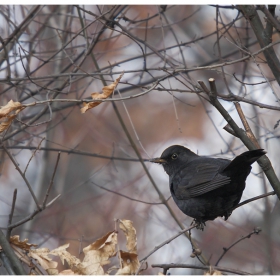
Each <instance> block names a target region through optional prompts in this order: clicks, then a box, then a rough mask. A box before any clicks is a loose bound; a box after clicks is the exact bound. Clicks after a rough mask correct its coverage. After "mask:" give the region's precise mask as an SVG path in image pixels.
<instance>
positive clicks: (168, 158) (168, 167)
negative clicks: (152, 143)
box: [150, 145, 198, 176]
mask: <svg viewBox="0 0 280 280" xmlns="http://www.w3.org/2000/svg"><path fill="white" fill-rule="evenodd" d="M195 157H198V155H197V154H195V153H193V152H192V151H191V150H189V149H187V148H185V147H183V146H179V145H174V146H170V147H168V148H167V149H165V150H164V151H163V153H162V155H161V156H160V157H159V158H152V159H150V162H155V163H159V164H161V165H162V166H163V168H164V170H165V172H166V173H167V174H168V175H169V176H172V175H173V174H174V173H175V172H176V171H178V170H179V169H180V167H181V166H183V165H185V164H186V163H188V162H189V161H191V160H192V159H193V158H195Z"/></svg>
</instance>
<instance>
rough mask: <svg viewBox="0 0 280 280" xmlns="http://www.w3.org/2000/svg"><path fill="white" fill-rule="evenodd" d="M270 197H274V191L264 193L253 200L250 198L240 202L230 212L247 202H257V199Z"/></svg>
mask: <svg viewBox="0 0 280 280" xmlns="http://www.w3.org/2000/svg"><path fill="white" fill-rule="evenodd" d="M270 195H276V192H275V191H272V192H269V193H265V194H262V195H258V196H255V197H253V198H250V199H247V200H244V201H243V202H240V203H239V204H238V205H236V206H235V207H234V208H233V209H232V210H234V209H236V208H238V207H240V206H243V205H245V204H247V203H249V202H252V201H255V200H258V199H261V198H264V197H267V196H270Z"/></svg>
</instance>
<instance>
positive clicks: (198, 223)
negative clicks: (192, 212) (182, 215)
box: [191, 219, 206, 231]
mask: <svg viewBox="0 0 280 280" xmlns="http://www.w3.org/2000/svg"><path fill="white" fill-rule="evenodd" d="M193 225H195V227H196V228H197V229H200V230H202V231H203V230H204V227H205V226H206V224H205V222H203V221H198V220H196V219H193V221H192V222H191V226H193Z"/></svg>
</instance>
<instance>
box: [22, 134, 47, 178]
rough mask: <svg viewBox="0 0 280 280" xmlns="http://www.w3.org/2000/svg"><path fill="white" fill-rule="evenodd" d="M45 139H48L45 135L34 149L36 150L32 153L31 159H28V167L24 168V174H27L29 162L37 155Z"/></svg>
mask: <svg viewBox="0 0 280 280" xmlns="http://www.w3.org/2000/svg"><path fill="white" fill-rule="evenodd" d="M45 139H46V138H45V137H43V138H42V140H41V141H40V143H39V145H38V146H37V148H36V149H35V150H34V152H33V153H32V156H31V157H30V159H29V161H28V163H27V164H26V167H25V169H24V172H23V174H24V176H25V173H26V171H27V168H28V166H29V163H30V162H31V160H32V158H33V157H34V156H35V154H36V152H37V151H38V150H39V149H40V146H41V144H42V142H43V141H44V140H45Z"/></svg>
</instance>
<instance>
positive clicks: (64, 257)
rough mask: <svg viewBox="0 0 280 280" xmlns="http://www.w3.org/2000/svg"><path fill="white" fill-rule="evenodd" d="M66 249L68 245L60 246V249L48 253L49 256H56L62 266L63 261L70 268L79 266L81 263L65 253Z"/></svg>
mask: <svg viewBox="0 0 280 280" xmlns="http://www.w3.org/2000/svg"><path fill="white" fill-rule="evenodd" d="M68 247H69V244H65V245H63V246H60V247H58V248H56V249H54V250H52V251H50V252H49V254H50V255H54V256H58V257H59V258H60V260H61V262H62V264H63V265H64V260H66V261H67V263H68V264H69V266H70V267H71V268H72V267H74V266H77V265H79V264H80V263H81V261H80V260H79V259H77V258H76V257H75V256H73V255H71V254H70V253H69V252H67V251H66V249H67V248H68Z"/></svg>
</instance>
